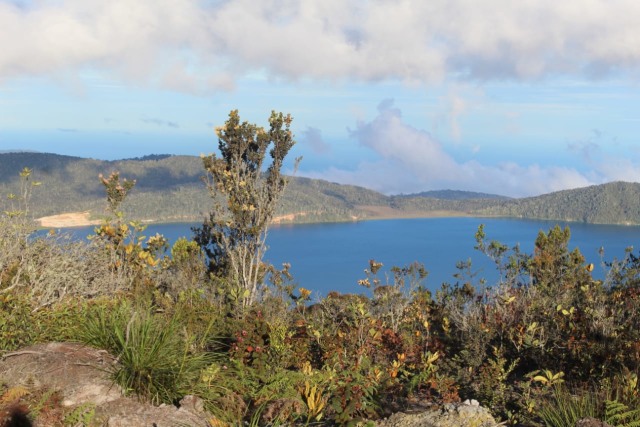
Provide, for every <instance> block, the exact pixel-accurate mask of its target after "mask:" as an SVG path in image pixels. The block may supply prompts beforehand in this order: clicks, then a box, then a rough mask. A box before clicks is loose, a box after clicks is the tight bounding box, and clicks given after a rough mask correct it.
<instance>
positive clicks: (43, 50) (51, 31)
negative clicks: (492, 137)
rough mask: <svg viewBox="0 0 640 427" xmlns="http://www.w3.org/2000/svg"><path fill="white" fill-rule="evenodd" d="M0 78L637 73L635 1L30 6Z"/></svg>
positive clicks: (173, 0)
mask: <svg viewBox="0 0 640 427" xmlns="http://www.w3.org/2000/svg"><path fill="white" fill-rule="evenodd" d="M0 28H2V31H1V32H0V81H1V80H3V79H8V78H13V77H17V76H23V75H56V74H60V73H71V74H73V73H77V72H78V70H82V69H86V68H91V67H94V68H98V69H101V70H103V71H106V72H109V73H112V74H113V75H114V76H117V77H118V78H120V79H123V80H124V81H128V82H144V83H147V84H154V85H164V86H165V87H169V88H171V89H178V90H184V91H191V92H202V91H206V90H208V89H212V88H224V89H228V88H231V87H233V80H234V78H237V77H238V76H241V75H245V74H247V73H250V72H256V71H259V72H264V73H266V74H267V75H268V76H271V77H278V78H285V79H293V80H296V79H306V78H312V79H323V80H345V81H353V80H357V81H368V82H371V81H377V80H384V79H393V80H401V81H406V82H434V81H441V80H442V79H444V78H447V77H454V78H456V77H457V78H460V79H468V80H474V81H484V80H500V79H516V80H527V81H535V80H538V79H542V78H545V77H549V76H553V75H557V74H560V75H582V76H589V77H602V76H606V75H608V74H609V73H612V72H615V73H618V72H621V73H623V74H624V73H626V74H628V75H630V76H633V75H635V74H637V71H638V69H639V68H640V67H639V66H640V2H637V1H636V0H617V1H615V2H612V1H609V0H568V1H564V2H558V1H557V0H538V1H527V2H522V1H511V0H485V1H477V0H432V1H428V2H427V1H423V0H399V1H392V2H388V1H376V2H363V1H360V0H305V1H303V2H301V1H297V0H264V1H259V2H256V1H254V0H229V1H224V2H198V1H192V0H136V1H134V2H132V1H129V0H40V1H33V2H20V3H19V5H18V4H15V3H7V2H2V3H0Z"/></svg>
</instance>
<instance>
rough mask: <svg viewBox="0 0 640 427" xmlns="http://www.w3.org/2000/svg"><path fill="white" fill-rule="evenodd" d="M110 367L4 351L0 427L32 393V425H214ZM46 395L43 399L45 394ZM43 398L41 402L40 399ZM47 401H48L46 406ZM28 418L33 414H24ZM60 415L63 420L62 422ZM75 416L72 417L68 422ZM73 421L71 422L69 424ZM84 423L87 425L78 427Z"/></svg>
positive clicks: (478, 411) (105, 360) (474, 409)
mask: <svg viewBox="0 0 640 427" xmlns="http://www.w3.org/2000/svg"><path fill="white" fill-rule="evenodd" d="M114 363H116V361H115V360H114V358H113V357H112V356H110V355H109V354H108V353H107V352H105V351H102V350H97V349H94V348H90V347H86V346H84V345H81V344H76V343H48V344H38V345H34V346H31V347H27V348H24V349H22V350H19V351H15V352H11V353H6V354H4V355H3V356H2V358H0V386H3V387H2V388H0V427H8V426H30V425H31V423H29V422H28V419H27V417H23V418H24V420H23V421H25V423H23V424H20V423H14V424H11V423H10V422H9V420H8V415H7V412H3V408H4V409H5V410H8V411H12V412H14V413H17V414H24V413H26V412H28V411H29V409H28V408H27V407H26V406H25V405H21V403H20V401H21V400H24V397H25V396H26V395H28V394H34V395H36V394H37V395H38V397H37V398H33V399H31V401H38V402H39V403H38V404H37V405H35V406H38V407H39V409H38V410H39V413H38V414H37V416H36V420H37V421H36V423H35V424H34V425H35V426H36V427H39V426H43V427H46V426H52V425H62V424H63V421H64V425H79V426H80V425H100V426H107V427H125V426H126V427H129V426H140V427H175V426H191V427H207V426H211V425H219V424H218V423H216V422H215V420H213V419H212V418H211V417H210V416H208V415H207V414H206V413H205V411H204V408H203V404H202V401H201V400H199V399H198V398H196V397H193V396H187V397H185V398H184V399H182V401H181V402H180V406H179V407H175V406H173V405H160V406H153V405H150V404H147V403H143V402H140V401H139V400H137V399H135V398H133V397H125V396H124V394H123V391H122V390H121V389H120V388H119V387H118V386H117V385H114V384H113V382H112V381H110V380H109V378H108V373H107V372H108V371H109V368H110V367H111V366H112V365H113V364H114ZM47 393H49V395H48V394H47ZM45 398H46V399H45ZM47 402H48V403H47ZM30 415H31V416H33V415H34V414H33V413H32V414H30ZM65 417H66V418H65ZM73 417H75V418H73ZM70 419H71V420H74V419H77V420H78V422H77V423H75V424H74V423H69V421H70ZM83 420H84V421H90V423H86V422H85V423H83ZM501 425H503V423H497V422H496V420H495V419H494V418H493V417H492V416H491V414H490V413H489V411H488V410H487V409H486V408H483V407H481V406H479V405H478V402H476V401H466V402H464V403H462V404H448V405H444V406H442V407H424V408H422V409H420V410H417V411H413V412H411V413H396V414H393V415H392V416H390V417H389V418H387V419H384V420H380V421H378V422H376V423H375V426H376V427H496V426H501ZM577 426H578V427H610V426H609V425H608V424H606V423H602V422H600V421H598V420H595V419H584V420H581V421H579V422H578V424H577Z"/></svg>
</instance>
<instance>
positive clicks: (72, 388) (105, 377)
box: [0, 343, 208, 427]
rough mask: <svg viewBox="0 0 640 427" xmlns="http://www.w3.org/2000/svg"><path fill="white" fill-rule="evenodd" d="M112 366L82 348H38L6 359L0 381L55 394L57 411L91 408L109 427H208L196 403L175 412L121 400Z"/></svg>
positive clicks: (0, 363) (189, 399) (190, 399)
mask: <svg viewBox="0 0 640 427" xmlns="http://www.w3.org/2000/svg"><path fill="white" fill-rule="evenodd" d="M115 363H116V362H115V360H114V358H113V357H111V356H110V355H109V354H108V353H107V352H105V351H102V350H97V349H94V348H90V347H86V346H83V345H81V344H76V343H48V344H38V345H34V346H31V347H27V348H24V349H22V350H19V351H16V352H12V353H8V354H5V355H4V356H3V357H2V358H1V359H0V379H1V380H2V381H3V382H5V383H7V385H8V386H9V387H14V386H18V385H22V386H25V387H27V388H46V389H53V390H57V391H58V392H59V393H60V395H61V397H62V405H63V406H67V407H70V408H75V407H78V406H80V405H87V404H89V405H93V406H94V407H95V421H99V424H100V425H106V426H108V427H124V426H127V427H128V426H140V427H146V426H149V427H151V426H156V427H173V426H180V425H188V426H193V427H205V426H207V425H208V424H207V416H206V414H205V412H204V404H203V402H202V400H201V399H199V398H197V397H194V396H185V397H184V398H183V399H182V400H181V401H180V405H181V406H180V408H176V407H175V406H173V405H160V406H153V405H151V404H146V403H142V402H140V401H138V400H137V399H135V398H134V397H124V396H123V394H122V390H121V389H120V387H118V386H117V385H115V384H113V382H112V381H111V380H110V379H109V374H108V371H109V368H111V367H113V365H114V364H115Z"/></svg>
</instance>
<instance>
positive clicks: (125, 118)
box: [0, 0, 640, 196]
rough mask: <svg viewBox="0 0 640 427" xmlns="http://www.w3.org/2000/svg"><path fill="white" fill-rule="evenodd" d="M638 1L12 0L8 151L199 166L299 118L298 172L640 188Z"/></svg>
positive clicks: (365, 179)
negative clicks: (220, 133) (184, 158)
mask: <svg viewBox="0 0 640 427" xmlns="http://www.w3.org/2000/svg"><path fill="white" fill-rule="evenodd" d="M639 71H640V2H638V1H637V0H616V1H607V0H566V1H564V2H558V1H556V0H553V1H552V0H536V1H522V2H514V1H511V0H484V1H481V2H480V1H476V0H473V1H471V0H430V1H428V2H425V1H423V0H393V1H391V0H369V1H368V0H305V1H294V0H263V1H260V2H256V1H254V0H227V1H215V0H213V1H212V0H209V1H204V0H201V1H196V0H193V1H188V0H135V1H132V0H104V1H103V0H31V1H29V0H0V151H4V150H37V151H44V152H53V153H59V154H68V155H77V156H82V157H94V158H100V159H119V158H128V157H137V156H142V155H146V154H158V153H170V154H189V155H199V154H201V153H205V154H207V153H211V152H214V151H215V149H216V146H217V141H216V138H215V134H214V132H213V127H214V126H216V125H220V124H222V123H223V122H224V121H225V119H226V117H227V115H228V112H229V111H230V110H231V109H238V110H239V111H240V116H241V118H242V119H245V120H248V121H251V122H255V123H258V124H262V125H266V120H267V117H268V116H269V113H270V111H271V110H277V111H284V112H289V113H291V114H292V115H293V117H294V123H293V127H294V131H295V134H296V139H297V141H298V144H297V145H296V146H295V148H294V150H293V152H292V154H291V157H292V158H293V157H297V156H303V161H302V163H301V165H300V168H299V170H298V172H297V173H298V175H301V176H309V177H314V178H322V179H328V180H331V181H336V182H340V183H348V184H357V185H362V186H365V187H369V188H372V189H375V190H379V191H382V192H384V193H411V192H418V191H425V190H435V189H445V188H450V189H458V190H471V191H483V192H491V193H499V194H504V195H509V196H529V195H537V194H542V193H547V192H550V191H556V190H561V189H566V188H575V187H581V186H586V185H591V184H599V183H603V182H609V181H615V180H624V181H640V143H639V142H640V141H639V137H638V135H640V132H639V131H640V115H639V113H638V111H640V90H639V89H640V87H639V84H640V81H639V79H638V76H639V74H638V72H639Z"/></svg>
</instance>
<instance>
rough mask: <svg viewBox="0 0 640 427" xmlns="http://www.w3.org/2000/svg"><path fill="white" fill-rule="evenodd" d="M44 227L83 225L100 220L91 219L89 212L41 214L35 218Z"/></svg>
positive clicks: (94, 223) (95, 223) (96, 222)
mask: <svg viewBox="0 0 640 427" xmlns="http://www.w3.org/2000/svg"><path fill="white" fill-rule="evenodd" d="M36 221H38V224H39V225H40V226H41V227H44V228H67V227H85V226H87V225H97V224H100V220H95V219H93V220H92V219H91V212H89V211H85V212H67V213H63V214H59V215H51V216H43V217H42V218H38V219H36Z"/></svg>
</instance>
